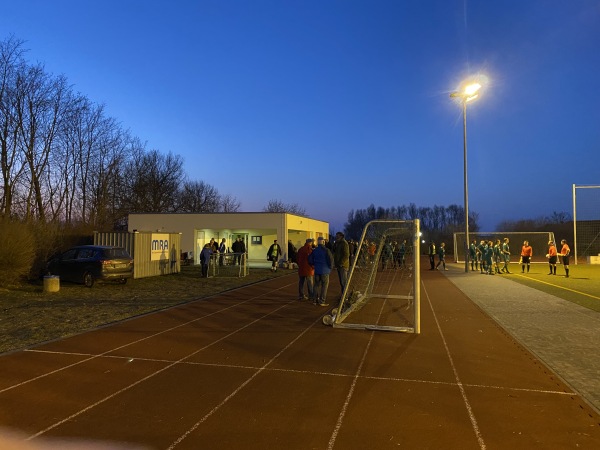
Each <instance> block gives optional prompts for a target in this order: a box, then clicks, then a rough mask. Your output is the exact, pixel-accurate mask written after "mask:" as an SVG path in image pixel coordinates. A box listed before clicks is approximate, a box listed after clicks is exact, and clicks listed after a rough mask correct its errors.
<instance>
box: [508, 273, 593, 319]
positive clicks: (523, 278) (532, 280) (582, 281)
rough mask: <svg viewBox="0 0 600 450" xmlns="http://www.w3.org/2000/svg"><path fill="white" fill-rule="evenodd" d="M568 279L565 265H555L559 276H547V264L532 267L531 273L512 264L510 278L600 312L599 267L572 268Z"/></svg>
mask: <svg viewBox="0 0 600 450" xmlns="http://www.w3.org/2000/svg"><path fill="white" fill-rule="evenodd" d="M569 268H570V270H569V278H565V276H564V275H565V269H564V267H563V266H562V265H560V264H558V265H557V266H556V275H548V272H549V268H548V265H547V264H541V263H540V264H532V265H531V268H530V271H529V273H527V272H525V273H521V266H520V265H519V264H517V263H513V264H510V271H511V272H512V274H510V275H501V276H507V277H511V279H512V280H514V281H516V282H517V283H521V284H524V285H526V286H529V287H532V288H534V289H538V290H540V291H542V292H546V293H548V294H552V295H555V296H557V297H560V298H562V299H565V300H568V301H570V302H573V303H576V304H578V305H581V306H584V307H586V308H589V309H591V310H594V311H600V265H597V264H578V265H570V266H569Z"/></svg>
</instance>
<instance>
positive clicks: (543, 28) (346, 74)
mask: <svg viewBox="0 0 600 450" xmlns="http://www.w3.org/2000/svg"><path fill="white" fill-rule="evenodd" d="M11 35H13V36H14V37H15V38H17V39H21V40H23V41H25V45H24V47H25V48H26V49H28V52H27V53H26V55H25V58H26V59H27V60H28V61H29V62H30V63H35V62H40V63H43V64H44V66H45V68H46V71H47V72H48V73H51V74H54V75H60V74H64V75H65V76H66V77H67V79H68V81H69V82H70V84H72V85H73V90H74V91H76V92H80V93H82V94H83V95H85V96H86V97H88V98H89V99H90V100H91V101H93V102H95V103H98V104H104V105H106V113H107V115H109V116H111V117H114V118H116V119H117V120H118V121H119V122H120V123H121V124H122V126H123V128H126V129H129V130H130V131H131V133H132V134H133V135H135V136H137V137H139V138H140V139H141V140H142V141H144V142H147V150H153V149H156V150H159V151H160V152H161V153H164V154H166V153H168V152H172V153H174V154H179V155H181V156H182V157H183V159H184V160H185V171H186V173H187V175H188V177H189V178H190V179H192V180H197V181H200V180H201V181H204V182H206V183H209V184H211V185H213V186H214V187H216V188H217V189H218V190H219V192H220V193H221V194H230V195H232V196H233V197H236V198H237V199H238V200H239V201H240V202H241V210H242V211H261V210H262V209H263V208H264V207H265V206H266V205H267V204H268V202H269V201H270V200H280V201H282V202H284V203H297V204H299V205H300V206H302V207H304V208H305V209H306V211H307V214H308V215H309V216H311V217H314V218H316V219H320V220H325V221H328V222H330V223H331V225H332V226H333V227H334V229H336V230H339V229H341V228H343V224H344V222H345V221H346V220H347V216H348V213H349V212H350V211H351V210H353V209H364V208H367V207H368V206H369V205H370V204H374V205H375V206H382V207H392V206H401V205H408V204H410V203H415V204H416V205H417V206H434V205H441V206H448V205H451V204H458V205H461V206H462V205H463V127H462V108H461V106H460V105H459V104H457V103H455V102H454V101H452V99H450V98H449V94H450V92H452V91H454V90H456V89H457V88H458V86H459V85H460V83H461V81H462V80H463V79H465V78H466V77H468V76H469V75H472V74H477V73H480V74H484V75H485V76H487V78H488V80H489V84H488V85H487V86H485V90H484V92H483V93H482V95H481V97H480V98H479V99H478V100H477V101H475V102H473V103H470V104H469V105H468V112H467V127H468V164H469V190H470V196H469V205H470V209H471V210H472V211H474V212H476V213H478V214H479V224H480V225H481V228H482V229H483V231H493V230H495V229H496V226H497V224H498V223H499V222H501V221H503V220H517V219H528V218H537V217H540V216H549V215H552V213H553V212H567V213H569V214H571V213H572V203H571V200H572V185H573V184H574V183H575V184H578V185H579V184H596V185H597V184H600V169H599V165H600V0H569V1H564V0H500V1H495V2H492V1H487V0H477V1H476V0H468V1H467V0H394V1H391V0H385V1H384V0H337V1H334V0H305V1H302V0H296V1H291V0H279V1H277V0H269V1H267V0H245V1H242V0H210V1H208V0H195V1H192V0H182V1H173V0H171V1H166V0H165V1H156V0H94V1H92V0H53V1H48V0H19V1H14V0H10V1H9V0H0V38H1V39H6V38H7V37H9V36H11Z"/></svg>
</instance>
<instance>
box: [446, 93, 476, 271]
mask: <svg viewBox="0 0 600 450" xmlns="http://www.w3.org/2000/svg"><path fill="white" fill-rule="evenodd" d="M479 89H481V84H479V83H471V84H468V85H466V86H464V90H463V91H462V92H452V93H451V94H450V97H451V98H459V99H460V101H461V103H462V107H463V165H464V166H463V170H464V191H465V204H464V205H465V272H466V273H468V272H469V244H470V242H469V184H468V180H467V176H468V172H467V103H468V102H470V101H471V100H475V99H476V98H477V97H478V96H479V94H478V91H479Z"/></svg>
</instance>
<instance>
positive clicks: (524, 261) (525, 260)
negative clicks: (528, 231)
mask: <svg viewBox="0 0 600 450" xmlns="http://www.w3.org/2000/svg"><path fill="white" fill-rule="evenodd" d="M532 256H533V248H531V245H529V241H523V247H521V273H525V266H527V273H529V266H530V264H531V258H532Z"/></svg>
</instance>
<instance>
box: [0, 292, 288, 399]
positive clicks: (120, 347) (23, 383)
mask: <svg viewBox="0 0 600 450" xmlns="http://www.w3.org/2000/svg"><path fill="white" fill-rule="evenodd" d="M287 286H289V285H286V286H282V287H280V288H277V289H275V290H274V291H278V290H280V289H283V288H284V287H287ZM271 292H273V291H269V292H268V293H271ZM264 295H266V294H261V295H257V296H255V297H252V298H249V299H248V300H244V301H243V302H239V303H236V304H234V305H230V306H228V307H227V308H222V309H220V310H218V311H215V312H212V313H210V314H206V315H204V316H202V317H197V318H195V319H193V320H190V321H188V322H185V323H182V324H180V325H177V326H175V327H171V328H168V329H166V330H163V331H159V332H158V333H154V334H151V335H149V336H146V337H143V338H141V339H137V340H135V341H132V342H129V343H128V344H125V345H121V346H119V347H115V348H113V349H110V350H107V351H105V352H102V353H100V354H98V355H94V356H92V357H91V358H86V359H83V360H81V361H78V362H76V363H73V364H68V365H66V366H64V367H61V368H60V369H55V370H52V371H50V372H46V373H44V374H42V375H38V376H37V377H33V378H30V379H28V380H25V381H21V382H20V383H17V384H14V385H12V386H8V387H5V388H4V389H0V394H1V393H3V392H6V391H9V390H11V389H15V388H18V387H20V386H23V385H25V384H28V383H31V382H32V381H36V380H39V379H41V378H45V377H47V376H50V375H54V374H55V373H58V372H61V371H63V370H66V369H70V368H71V367H75V366H78V365H79V364H83V363H85V362H88V361H91V360H93V359H95V358H99V357H102V356H106V355H108V354H109V353H112V352H114V351H117V350H121V349H123V348H126V347H129V346H130V345H134V344H138V343H140V342H143V341H145V340H147V339H152V338H154V337H156V336H160V335H161V334H164V333H168V332H169V331H173V330H176V329H177V328H180V327H184V326H186V325H189V324H191V323H194V322H197V321H198V320H202V319H206V318H207V317H210V316H213V315H215V314H219V313H221V312H223V311H227V310H228V309H231V308H235V307H236V306H239V305H243V304H244V303H248V302H249V301H252V300H255V299H257V298H259V297H262V296H264ZM211 297H214V296H210V297H207V298H211ZM203 300H206V299H203ZM181 306H182V305H176V306H174V307H173V308H177V307H181ZM168 309H172V308H168ZM162 311H166V310H164V309H163V310H161V311H160V312H162ZM25 351H26V352H32V351H34V350H25Z"/></svg>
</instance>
